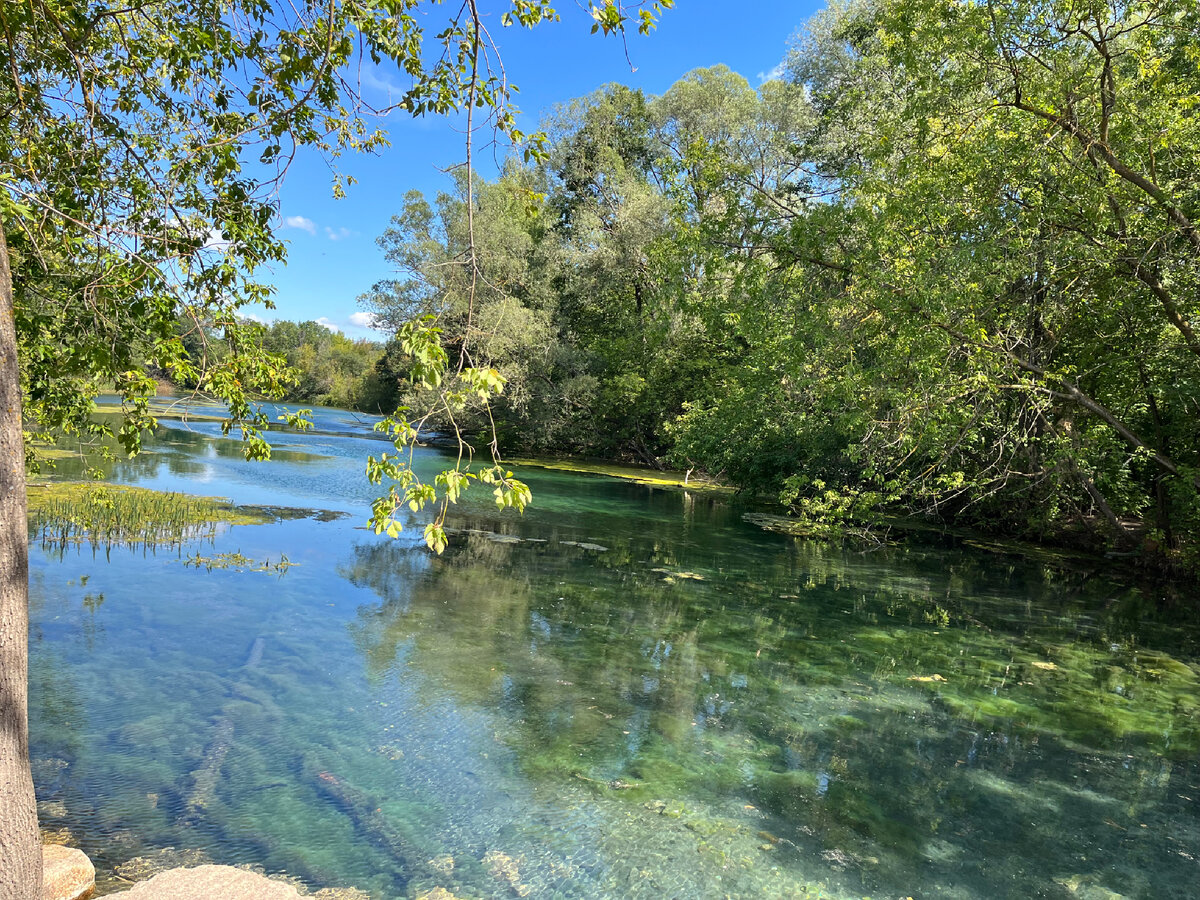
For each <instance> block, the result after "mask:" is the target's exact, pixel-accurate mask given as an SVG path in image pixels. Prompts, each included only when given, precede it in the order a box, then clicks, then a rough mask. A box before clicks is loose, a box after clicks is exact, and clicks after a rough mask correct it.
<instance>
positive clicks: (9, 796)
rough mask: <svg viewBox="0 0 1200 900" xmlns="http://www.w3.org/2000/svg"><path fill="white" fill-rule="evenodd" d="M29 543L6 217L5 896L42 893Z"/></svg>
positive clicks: (0, 771)
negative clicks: (31, 709)
mask: <svg viewBox="0 0 1200 900" xmlns="http://www.w3.org/2000/svg"><path fill="white" fill-rule="evenodd" d="M28 671H29V547H28V531H27V525H26V522H25V445H24V441H23V438H22V433H21V380H20V371H19V369H18V367H17V334H16V321H15V318H14V309H13V283H12V270H11V268H10V266H9V262H8V243H7V241H6V240H5V236H4V227H3V223H2V222H0V900H41V896H42V847H41V838H40V837H39V835H38V824H37V803H36V801H35V799H34V795H33V776H32V774H31V773H30V769H29V715H28V709H27V707H26V697H27V695H28V690H29V688H28V685H29V678H28Z"/></svg>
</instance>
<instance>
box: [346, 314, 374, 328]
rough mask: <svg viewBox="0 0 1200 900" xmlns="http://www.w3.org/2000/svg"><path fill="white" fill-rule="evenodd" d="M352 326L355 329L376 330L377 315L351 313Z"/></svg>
mask: <svg viewBox="0 0 1200 900" xmlns="http://www.w3.org/2000/svg"><path fill="white" fill-rule="evenodd" d="M350 324H351V325H353V326H354V327H355V328H374V327H375V314H374V313H369V312H354V313H350Z"/></svg>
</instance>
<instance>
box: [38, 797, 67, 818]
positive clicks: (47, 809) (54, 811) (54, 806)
mask: <svg viewBox="0 0 1200 900" xmlns="http://www.w3.org/2000/svg"><path fill="white" fill-rule="evenodd" d="M37 811H38V818H39V819H41V818H43V817H45V818H47V819H65V818H66V817H67V804H65V803H63V802H62V801H61V800H39V801H38V805H37Z"/></svg>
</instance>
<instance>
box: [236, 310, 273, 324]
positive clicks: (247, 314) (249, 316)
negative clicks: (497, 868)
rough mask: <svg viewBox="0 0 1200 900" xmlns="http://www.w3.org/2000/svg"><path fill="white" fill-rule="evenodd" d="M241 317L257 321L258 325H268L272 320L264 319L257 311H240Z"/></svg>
mask: <svg viewBox="0 0 1200 900" xmlns="http://www.w3.org/2000/svg"><path fill="white" fill-rule="evenodd" d="M242 318H243V319H249V320H250V321H251V322H257V323H258V324H259V325H270V324H271V321H272V320H271V319H264V318H263V317H262V316H260V315H259V314H258V313H252V312H244V313H242Z"/></svg>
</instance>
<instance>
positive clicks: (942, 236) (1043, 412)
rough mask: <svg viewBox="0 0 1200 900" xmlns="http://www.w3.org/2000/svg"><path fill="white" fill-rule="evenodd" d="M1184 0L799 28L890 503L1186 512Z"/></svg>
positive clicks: (1193, 350)
mask: <svg viewBox="0 0 1200 900" xmlns="http://www.w3.org/2000/svg"><path fill="white" fill-rule="evenodd" d="M1196 16H1197V11H1196V8H1195V5H1194V4H1191V3H1182V2H1173V0H1162V2H1159V0H1152V2H1137V3H1129V4H1118V5H1116V6H1113V5H1111V4H1105V3H1083V4H1067V3H1060V2H1056V0H1027V2H1022V3H1018V4H999V3H991V2H984V3H977V4H967V5H962V4H955V3H948V2H941V0H930V2H925V0H893V2H884V3H878V4H874V3H871V4H868V3H863V4H851V5H849V6H846V7H842V8H840V9H838V10H835V11H833V12H831V13H829V14H826V15H825V16H824V17H822V18H821V19H820V20H818V21H817V22H816V23H815V24H814V27H813V28H811V29H810V31H809V35H808V38H807V39H806V40H805V42H804V43H803V44H802V45H801V46H800V47H798V50H797V53H796V55H795V56H794V57H793V59H792V64H791V71H792V77H793V78H794V79H796V80H797V81H800V82H803V83H805V84H806V85H807V86H808V89H809V91H810V95H811V97H812V100H813V103H814V106H815V108H816V110H817V112H818V115H819V118H820V123H821V124H820V129H821V131H822V139H823V140H824V144H823V146H820V147H818V146H816V145H815V144H814V149H815V150H816V151H817V158H819V159H820V160H821V162H822V163H823V165H824V166H826V171H827V172H828V173H829V175H830V177H831V178H833V179H836V180H837V181H838V182H839V183H840V185H841V186H842V188H843V190H844V192H845V194H844V195H845V196H846V197H847V198H849V199H850V201H851V202H852V204H853V211H852V212H851V213H850V214H848V215H847V217H846V219H845V221H844V225H845V227H844V230H843V234H844V235H845V237H844V238H843V241H842V242H843V243H852V244H854V246H855V247H856V248H857V249H856V254H855V258H854V260H853V262H852V266H851V271H850V272H849V273H848V274H849V279H848V281H847V291H846V294H845V296H846V300H847V302H848V304H849V307H850V308H851V309H853V310H855V311H856V313H857V315H859V316H860V317H861V322H862V331H863V336H864V337H865V338H866V339H867V340H868V341H869V342H870V344H871V346H872V347H873V350H874V354H875V355H874V362H875V369H874V373H873V376H872V382H873V384H874V386H875V388H876V390H875V397H876V401H875V403H874V404H873V406H874V409H873V410H871V413H870V415H871V418H872V419H874V425H873V426H872V427H871V428H870V429H869V434H870V437H869V439H868V440H865V441H863V442H862V443H861V444H860V446H859V447H858V452H859V453H860V454H861V455H860V456H859V459H860V461H862V462H863V464H864V468H865V469H866V470H868V471H873V472H875V473H876V474H877V476H878V477H879V478H880V479H881V480H883V481H884V482H890V483H891V485H892V486H893V488H895V489H896V490H899V491H902V492H904V493H905V494H907V496H908V499H909V500H910V501H915V502H918V503H922V504H924V505H926V508H934V509H940V510H943V511H945V512H949V513H951V514H959V515H961V513H963V512H965V511H967V510H968V509H970V508H972V507H973V508H975V510H976V511H977V513H978V514H981V515H982V516H983V517H984V518H987V519H990V520H991V521H993V522H995V521H996V520H997V519H999V518H1000V517H1004V518H1007V519H1008V521H1009V522H1010V523H1011V524H1012V526H1013V527H1016V528H1023V529H1025V530H1028V531H1031V532H1033V533H1037V532H1038V531H1040V530H1044V529H1050V530H1055V529H1061V528H1062V527H1063V525H1064V523H1065V522H1066V521H1067V520H1069V519H1074V520H1075V521H1083V522H1092V521H1094V520H1095V519H1097V518H1098V519H1099V520H1100V521H1101V522H1102V523H1104V526H1105V528H1106V529H1107V530H1108V532H1109V536H1110V538H1111V539H1114V540H1116V541H1117V542H1128V541H1129V540H1130V539H1131V538H1132V537H1134V533H1133V532H1132V530H1131V528H1130V525H1129V523H1130V522H1131V521H1134V520H1137V519H1142V518H1145V519H1147V520H1148V522H1149V524H1150V526H1151V531H1150V536H1151V538H1152V539H1153V543H1155V544H1158V543H1159V542H1162V543H1164V544H1166V545H1170V544H1172V543H1174V542H1175V538H1176V536H1177V532H1179V531H1180V530H1182V531H1185V532H1189V533H1192V534H1194V533H1195V529H1196V526H1197V523H1198V520H1197V507H1198V503H1197V500H1198V497H1197V481H1196V477H1195V467H1196V464H1197V462H1200V460H1198V459H1197V457H1196V456H1195V448H1196V446H1197V443H1196V442H1197V437H1198V435H1197V432H1196V430H1195V423H1196V421H1197V419H1196V416H1195V414H1194V410H1195V409H1196V408H1197V407H1196V403H1197V397H1198V394H1197V385H1198V384H1200V365H1198V363H1200V346H1198V345H1197V344H1196V335H1195V327H1196V326H1195V321H1196V316H1197V315H1198V314H1200V307H1197V305H1196V297H1197V296H1198V294H1197V285H1198V284H1200V282H1198V281H1197V279H1198V277H1200V266H1198V261H1200V254H1198V252H1197V251H1198V250H1200V238H1198V237H1197V232H1196V225H1195V221H1196V218H1197V215H1198V214H1200V209H1198V208H1197V207H1196V203H1195V198H1196V196H1197V183H1196V179H1195V173H1196V172H1197V170H1198V168H1197V162H1198V160H1197V156H1196V148H1197V146H1200V145H1198V144H1197V133H1196V123H1195V121H1194V118H1195V117H1194V116H1193V115H1192V114H1191V108H1192V106H1193V105H1194V103H1195V99H1196V97H1197V96H1200V70H1198V67H1197V60H1196V52H1195V42H1194V40H1192V39H1191V37H1190V36H1192V35H1194V34H1195V33H1196V27H1197V18H1196ZM826 246H828V244H826ZM808 250H809V251H810V252H811V251H814V250H815V248H814V247H813V245H809V247H808ZM811 255H814V256H816V255H819V254H818V253H816V252H812V253H811ZM1022 520H1023V521H1022Z"/></svg>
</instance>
